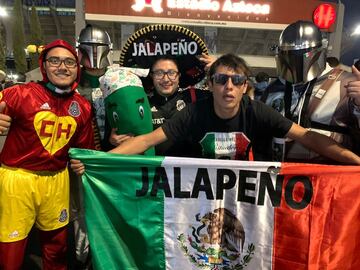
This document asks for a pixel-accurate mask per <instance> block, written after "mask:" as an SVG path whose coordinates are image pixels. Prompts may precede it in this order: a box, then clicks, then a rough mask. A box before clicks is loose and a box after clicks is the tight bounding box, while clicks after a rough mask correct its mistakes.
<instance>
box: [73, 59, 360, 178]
mask: <svg viewBox="0 0 360 270" xmlns="http://www.w3.org/2000/svg"><path fill="white" fill-rule="evenodd" d="M249 74H250V71H249V68H248V66H247V64H246V63H245V61H244V60H243V59H242V58H240V57H238V56H235V55H232V54H227V55H223V56H222V57H220V58H218V59H217V60H216V61H215V62H214V63H213V65H212V66H211V68H210V70H209V76H208V79H209V81H208V84H209V88H210V91H211V93H212V98H209V99H204V100H202V101H199V102H197V103H195V104H191V105H190V106H187V107H186V108H185V109H184V110H182V111H181V112H179V113H178V114H177V115H176V117H174V118H173V119H170V120H168V121H166V122H165V123H164V124H163V125H162V126H161V127H159V128H157V129H156V130H154V131H153V132H151V133H148V134H145V135H140V136H137V137H134V138H130V139H128V140H126V141H125V142H124V143H122V144H121V145H119V146H117V147H116V148H114V149H112V150H110V152H111V153H118V154H140V153H143V152H144V151H145V150H147V149H148V148H149V147H152V146H156V145H158V144H160V143H163V142H165V141H167V140H170V141H172V142H174V143H175V144H176V143H181V142H183V141H184V140H185V138H187V139H188V140H189V142H190V144H189V145H188V147H193V146H196V145H198V146H200V150H201V151H200V152H199V153H198V154H199V156H201V157H204V158H220V159H238V160H239V159H242V160H249V159H251V153H252V155H253V159H255V160H269V158H271V157H269V156H268V152H267V151H266V149H264V148H263V145H264V144H266V143H268V142H269V141H271V140H272V137H273V136H280V137H283V136H286V137H289V138H291V139H293V140H296V141H299V142H300V143H302V144H304V145H305V146H306V147H308V148H310V149H313V150H315V151H316V152H319V153H321V154H322V155H324V156H327V157H329V158H334V159H336V160H337V161H339V162H342V163H348V164H360V157H359V156H357V155H356V154H354V153H353V152H351V151H350V150H347V149H345V148H343V147H341V146H340V145H338V144H337V143H336V142H335V141H334V140H332V139H331V138H329V137H326V136H324V135H321V134H319V133H316V132H313V131H309V130H306V129H304V128H302V127H301V126H299V125H297V124H295V123H293V122H292V121H291V120H289V119H287V118H285V117H283V116H282V115H281V114H280V113H278V112H276V111H275V110H274V109H272V108H271V107H269V106H267V105H265V104H263V103H262V102H259V101H256V100H251V99H250V98H249V97H248V96H247V95H244V93H245V92H246V89H247V87H248V80H249ZM195 157H198V156H195ZM71 168H72V169H73V170H74V171H75V173H77V174H79V175H81V174H82V173H84V170H85V168H84V164H83V163H82V162H81V161H79V160H71Z"/></svg>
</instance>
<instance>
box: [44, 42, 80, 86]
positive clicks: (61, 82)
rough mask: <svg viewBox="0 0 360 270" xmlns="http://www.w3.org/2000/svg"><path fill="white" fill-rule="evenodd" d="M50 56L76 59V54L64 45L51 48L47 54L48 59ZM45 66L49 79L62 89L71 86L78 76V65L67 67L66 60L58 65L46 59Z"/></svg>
mask: <svg viewBox="0 0 360 270" xmlns="http://www.w3.org/2000/svg"><path fill="white" fill-rule="evenodd" d="M50 57H58V58H60V59H65V58H72V59H74V60H75V61H76V59H75V56H74V55H73V54H72V53H71V52H70V51H69V50H67V49H65V48H62V47H55V48H53V49H51V50H49V52H48V53H47V54H46V59H49V58H50ZM44 68H45V71H46V76H47V77H48V79H49V81H50V82H51V83H52V84H54V85H55V86H56V87H58V88H60V89H66V88H68V87H71V85H72V84H73V82H74V81H75V80H76V77H77V71H78V67H77V65H76V66H75V67H67V66H66V65H65V63H64V62H61V63H60V66H58V67H56V66H54V65H51V64H50V63H49V62H48V61H45V62H44Z"/></svg>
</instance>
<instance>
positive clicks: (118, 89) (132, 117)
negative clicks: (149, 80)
mask: <svg viewBox="0 0 360 270" xmlns="http://www.w3.org/2000/svg"><path fill="white" fill-rule="evenodd" d="M148 72H149V70H148V69H137V68H125V67H118V66H112V67H110V68H109V69H108V70H107V71H106V73H105V74H104V76H102V77H101V78H100V88H101V90H102V92H103V97H104V102H105V113H106V117H107V119H108V121H109V123H110V126H111V127H112V128H116V129H117V131H116V133H117V134H129V133H131V134H134V135H135V136H137V135H140V134H145V133H149V132H151V131H152V130H153V125H152V118H151V110H150V105H149V101H148V98H147V96H146V93H145V91H144V88H143V86H142V83H141V80H140V78H139V76H140V77H146V76H147V74H148ZM144 154H145V155H148V156H153V155H155V150H154V148H151V149H149V150H147V151H146V152H145V153H144Z"/></svg>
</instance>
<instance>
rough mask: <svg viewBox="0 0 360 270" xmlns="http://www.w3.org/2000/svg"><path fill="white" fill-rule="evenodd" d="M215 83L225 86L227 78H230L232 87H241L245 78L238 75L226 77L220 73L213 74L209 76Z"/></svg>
mask: <svg viewBox="0 0 360 270" xmlns="http://www.w3.org/2000/svg"><path fill="white" fill-rule="evenodd" d="M211 78H212V79H213V80H214V82H215V83H217V84H221V85H225V84H226V83H227V82H228V80H229V78H231V82H232V84H233V85H241V84H243V83H245V82H246V79H247V77H246V76H242V75H239V74H234V75H227V74H221V73H215V74H214V75H212V76H211Z"/></svg>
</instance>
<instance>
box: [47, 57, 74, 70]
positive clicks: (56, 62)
mask: <svg viewBox="0 0 360 270" xmlns="http://www.w3.org/2000/svg"><path fill="white" fill-rule="evenodd" d="M46 61H47V62H48V63H49V65H50V66H51V67H60V66H61V64H62V63H64V65H65V66H66V67H68V68H74V67H76V66H77V62H76V60H75V59H74V58H70V57H66V58H64V59H61V58H60V57H56V56H52V57H49V58H48V59H46Z"/></svg>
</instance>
